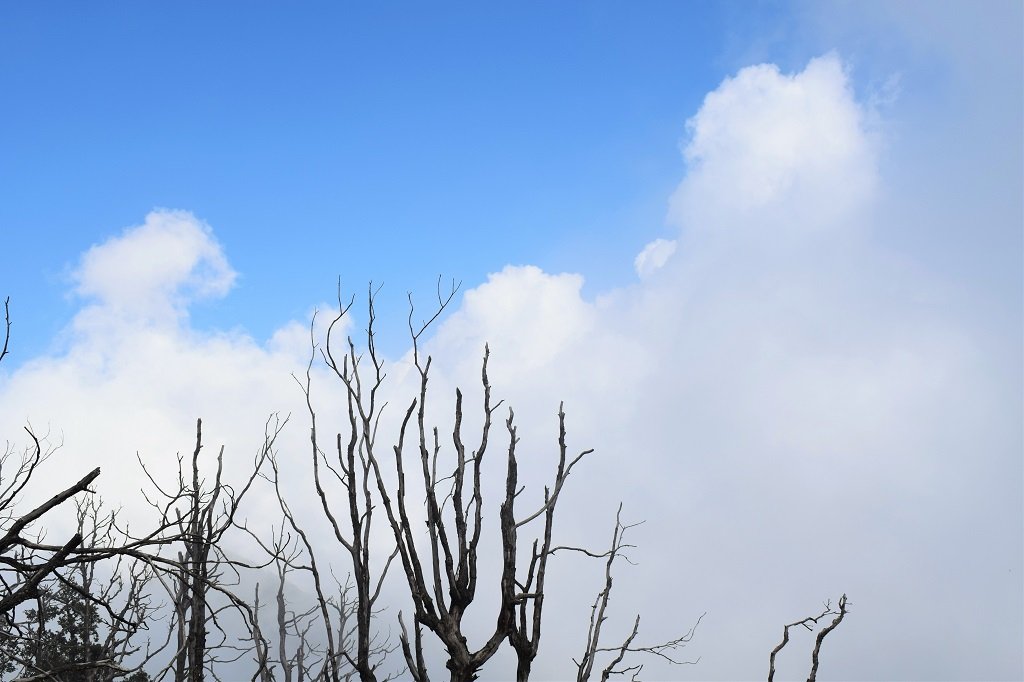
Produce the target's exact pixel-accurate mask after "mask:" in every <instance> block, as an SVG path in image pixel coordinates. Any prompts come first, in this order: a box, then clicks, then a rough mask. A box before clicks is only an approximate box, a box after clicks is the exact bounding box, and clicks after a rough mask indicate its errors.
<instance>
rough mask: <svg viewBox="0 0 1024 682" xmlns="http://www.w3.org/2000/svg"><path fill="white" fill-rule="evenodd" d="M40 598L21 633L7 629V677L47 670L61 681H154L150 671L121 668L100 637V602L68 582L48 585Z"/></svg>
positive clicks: (0, 646) (0, 650)
mask: <svg viewBox="0 0 1024 682" xmlns="http://www.w3.org/2000/svg"><path fill="white" fill-rule="evenodd" d="M36 603H37V608H34V609H28V610H26V612H25V618H24V620H23V621H22V624H21V627H20V630H21V636H15V633H14V631H13V630H7V631H6V632H4V633H3V635H2V636H3V640H2V641H0V672H2V673H3V674H4V678H5V679H7V676H8V675H10V674H11V673H19V672H20V673H21V676H31V675H33V674H36V673H39V672H43V671H45V672H48V673H49V676H48V677H47V678H46V679H47V680H58V681H59V682H108V681H110V680H114V679H117V680H125V681H126V682H149V679H150V678H149V675H148V674H147V673H146V672H145V671H142V670H139V671H136V672H134V673H131V674H128V675H125V674H124V673H123V672H122V671H121V670H120V669H119V667H118V666H117V665H116V664H117V663H118V661H116V660H113V659H114V656H113V655H112V653H111V652H109V651H108V650H107V646H106V644H105V643H104V642H103V641H102V640H101V639H100V626H101V625H102V620H101V618H100V615H99V611H98V609H97V607H96V605H95V604H94V603H92V602H91V601H89V600H87V599H86V598H84V597H83V596H82V595H81V594H80V593H79V592H78V591H77V590H76V589H74V588H72V587H71V586H69V585H67V584H62V585H61V586H60V587H59V588H57V589H56V590H55V591H54V590H53V589H43V590H42V591H41V594H40V597H39V599H38V600H37V602H36ZM104 662H107V663H111V664H114V665H113V666H111V665H104ZM89 664H96V665H89Z"/></svg>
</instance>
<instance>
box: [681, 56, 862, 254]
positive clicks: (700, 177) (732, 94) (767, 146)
mask: <svg viewBox="0 0 1024 682" xmlns="http://www.w3.org/2000/svg"><path fill="white" fill-rule="evenodd" d="M864 120H865V112H864V111H863V109H862V108H861V107H860V106H859V105H858V104H857V102H856V101H855V100H854V97H853V93H852V91H851V88H850V85H849V81H848V79H847V77H846V74H845V73H844V71H843V65H842V63H841V62H840V61H839V58H838V57H837V56H836V55H834V54H832V55H827V56H824V57H820V58H817V59H814V60H812V61H811V62H810V63H809V64H808V65H807V68H805V69H804V70H803V71H801V72H800V73H796V74H789V75H787V74H782V73H780V71H779V69H778V67H777V66H775V65H772V64H761V65H758V66H751V67H747V68H745V69H742V70H741V71H740V72H739V73H738V74H737V75H736V76H734V77H732V78H728V79H726V80H725V81H724V82H723V83H722V84H721V85H720V86H719V87H718V89H716V90H715V91H714V92H712V93H710V94H708V96H707V97H706V98H705V99H704V104H703V106H702V107H701V109H700V111H699V112H698V113H697V115H696V116H694V117H693V118H692V119H690V121H689V122H688V123H687V127H688V129H689V131H690V141H689V143H688V144H687V145H686V148H685V157H686V160H687V162H688V164H689V173H688V174H687V177H686V179H685V180H684V182H683V183H682V184H681V185H680V186H679V188H678V190H677V191H676V193H675V195H674V196H673V197H672V209H671V219H672V220H673V221H675V222H677V223H678V224H680V225H682V226H685V227H687V228H689V229H693V230H708V231H716V230H717V231H721V230H729V231H737V230H742V231H753V232H768V233H769V235H768V236H769V237H770V238H778V237H780V236H786V235H788V234H789V233H792V232H817V231H822V230H829V229H832V228H834V227H835V226H836V224H837V222H841V221H843V220H844V219H848V218H849V217H850V216H849V214H850V212H851V211H852V210H854V209H856V208H860V207H862V206H863V205H864V202H865V201H866V200H867V199H868V198H869V197H870V194H871V190H872V188H873V186H874V184H875V180H876V178H875V175H876V165H875V153H874V149H873V147H872V145H871V144H870V139H869V136H868V134H867V131H866V130H865V127H864V125H863V124H864Z"/></svg>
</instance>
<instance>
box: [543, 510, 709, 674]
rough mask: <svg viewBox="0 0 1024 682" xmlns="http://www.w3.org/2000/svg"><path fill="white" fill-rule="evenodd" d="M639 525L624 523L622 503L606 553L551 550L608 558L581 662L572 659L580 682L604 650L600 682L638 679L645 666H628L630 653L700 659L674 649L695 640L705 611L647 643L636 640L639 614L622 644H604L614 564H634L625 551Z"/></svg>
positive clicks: (673, 661) (667, 658)
mask: <svg viewBox="0 0 1024 682" xmlns="http://www.w3.org/2000/svg"><path fill="white" fill-rule="evenodd" d="M638 525H640V524H639V523H632V524H624V523H622V504H621V503H620V504H619V509H618V511H617V512H616V513H615V529H614V530H613V531H612V543H611V547H610V548H609V549H608V551H607V552H605V553H603V554H596V553H594V552H590V551H588V550H586V549H582V548H579V547H555V548H554V549H552V550H551V553H554V552H556V551H560V550H566V551H573V552H581V553H583V554H586V555H587V556H589V557H592V558H595V559H602V558H603V559H605V564H604V587H603V588H602V589H601V591H600V592H598V594H597V597H596V598H595V599H594V604H593V605H592V606H591V608H590V627H589V629H588V630H587V642H586V645H585V646H584V649H583V655H582V656H581V657H580V659H579V660H578V661H577V660H576V659H573V663H575V664H576V680H577V682H586V681H587V680H589V679H590V677H591V675H592V674H593V672H594V664H595V662H596V661H597V658H598V656H599V655H600V654H603V653H607V654H610V655H611V660H610V661H609V663H608V664H607V665H606V666H605V667H604V668H603V669H602V670H601V682H607V680H608V679H609V678H610V677H611V676H612V675H630V676H631V677H632V678H633V679H636V678H637V675H639V674H640V672H641V670H642V669H643V664H642V663H637V664H631V665H625V664H624V660H625V658H626V657H627V656H629V655H647V656H654V657H657V658H660V659H661V660H663V661H666V662H668V663H671V664H672V665H694V664H696V663H697V662H698V661H699V660H700V659H699V658H698V659H696V660H693V661H684V660H680V659H678V658H677V654H676V653H675V652H676V651H677V650H678V649H682V648H683V647H685V646H686V645H687V644H688V643H689V642H690V641H691V640H692V639H693V635H694V633H695V632H696V630H697V626H698V625H700V622H701V620H702V619H703V618H704V615H705V614H701V616H700V617H699V618H697V622H696V623H694V625H693V627H691V628H690V629H689V630H687V631H686V632H685V633H683V634H682V635H680V636H679V637H677V638H675V639H670V640H667V641H664V642H660V643H658V644H648V645H645V644H638V643H636V638H637V636H638V635H639V633H640V615H639V614H637V616H636V618H635V619H634V620H633V629H632V630H631V631H630V633H629V634H628V635H627V636H626V638H625V639H624V640H623V641H622V643H621V644H619V645H617V646H602V645H601V635H602V627H603V626H604V623H605V621H606V620H607V619H608V615H607V611H608V603H609V601H610V600H611V593H612V582H613V581H612V567H613V566H614V564H615V561H616V559H624V560H625V561H626V562H628V563H632V562H631V561H630V560H629V557H628V556H626V551H627V550H629V549H632V548H634V547H635V546H634V545H630V544H627V543H626V541H625V536H626V532H627V531H628V530H630V529H631V528H635V527H636V526H638Z"/></svg>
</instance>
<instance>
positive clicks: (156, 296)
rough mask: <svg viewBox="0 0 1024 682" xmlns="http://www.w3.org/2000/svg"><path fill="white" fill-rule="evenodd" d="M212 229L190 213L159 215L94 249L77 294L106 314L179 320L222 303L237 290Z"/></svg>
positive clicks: (77, 276) (80, 273)
mask: <svg viewBox="0 0 1024 682" xmlns="http://www.w3.org/2000/svg"><path fill="white" fill-rule="evenodd" d="M236 276H237V275H236V273H235V271H234V270H232V269H231V267H230V266H229V265H228V262H227V259H226V258H225V256H224V253H223V251H222V250H221V247H220V244H218V243H217V241H216V239H214V237H213V231H212V230H211V229H210V226H209V225H207V224H205V223H203V222H201V221H199V220H197V219H196V218H195V216H193V215H192V214H190V213H188V212H186V211H167V210H160V211H153V212H152V213H150V214H149V215H147V216H146V220H145V222H144V223H143V224H142V225H139V226H136V227H130V228H128V229H126V230H125V231H124V233H123V234H122V235H121V236H120V237H115V238H113V239H110V240H108V241H106V242H104V243H103V244H99V245H96V246H93V247H92V248H90V249H89V250H88V251H86V252H85V254H84V255H83V256H82V260H81V263H80V264H79V266H78V268H77V269H76V270H75V271H74V274H73V277H74V281H75V285H76V286H75V292H76V293H77V294H79V295H80V296H83V297H86V298H94V299H96V305H99V306H102V307H103V308H105V309H106V310H105V311H104V312H103V314H104V315H108V314H110V313H112V312H116V313H118V314H119V315H127V316H133V317H139V318H143V319H145V320H149V321H168V320H174V319H176V318H177V317H178V316H180V315H182V314H184V313H185V312H186V310H187V306H188V303H189V302H191V301H193V300H196V299H201V298H206V297H221V296H224V295H225V294H227V292H228V290H230V289H231V286H232V285H233V284H234V281H235V278H236Z"/></svg>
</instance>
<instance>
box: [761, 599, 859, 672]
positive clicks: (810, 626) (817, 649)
mask: <svg viewBox="0 0 1024 682" xmlns="http://www.w3.org/2000/svg"><path fill="white" fill-rule="evenodd" d="M846 607H847V601H846V595H845V594H844V595H843V596H842V597H840V598H839V604H838V606H837V608H833V607H832V602H831V601H828V602H825V609H824V610H823V611H822V612H821V613H819V614H818V615H817V616H808V617H807V618H803V619H801V620H798V621H794V622H792V623H790V624H788V625H784V626H783V627H782V641H781V642H779V644H778V646H776V647H775V648H774V649H772V652H771V654H770V655H769V657H768V682H773V680H774V679H775V657H776V656H777V655H778V653H779V652H780V651H782V649H783V648H784V647H785V646H786V645H787V644H788V643H789V629H790V628H792V627H796V626H797V625H802V626H803V627H804V628H806V629H807V630H809V631H813V630H814V626H816V625H817V624H818V621H820V620H821V619H822V618H825V617H826V616H835V618H833V619H832V622H831V623H829V624H828V625H827V626H825V627H824V628H822V629H821V630H819V631H818V635H817V637H815V638H814V649H813V650H812V651H811V669H810V672H809V673H808V675H807V682H815V680H816V679H817V678H818V659H819V656H820V654H821V644H822V642H824V641H825V637H826V636H827V635H828V633H830V632H832V631H833V630H835V629H836V628H837V627H839V624H840V623H841V622H842V621H843V618H845V617H846V612H847V608H846Z"/></svg>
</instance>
